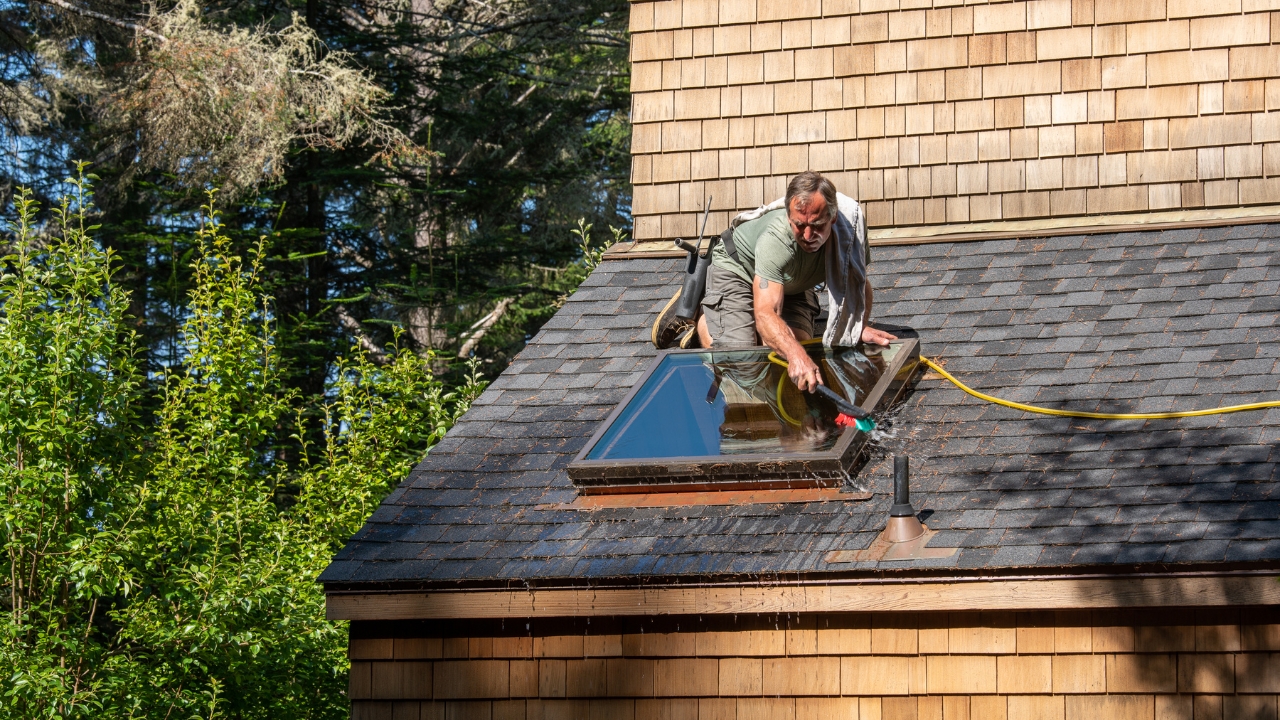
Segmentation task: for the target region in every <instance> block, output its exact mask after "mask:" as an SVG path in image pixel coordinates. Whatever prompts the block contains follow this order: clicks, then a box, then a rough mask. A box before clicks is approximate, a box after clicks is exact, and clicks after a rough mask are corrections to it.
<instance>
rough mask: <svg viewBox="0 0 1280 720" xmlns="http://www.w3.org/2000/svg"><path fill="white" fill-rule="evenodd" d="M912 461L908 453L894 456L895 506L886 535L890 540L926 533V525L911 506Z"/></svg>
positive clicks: (905, 538)
mask: <svg viewBox="0 0 1280 720" xmlns="http://www.w3.org/2000/svg"><path fill="white" fill-rule="evenodd" d="M910 470H911V469H910V461H909V460H908V458H907V456H906V455H894V456H893V507H892V508H891V509H890V510H889V524H888V525H886V526H885V529H884V537H885V539H886V540H888V541H889V542H895V543H897V542H907V541H908V540H915V539H916V538H918V537H920V536H921V535H923V534H924V525H921V524H920V520H919V518H917V517H916V511H915V508H913V507H911V476H910Z"/></svg>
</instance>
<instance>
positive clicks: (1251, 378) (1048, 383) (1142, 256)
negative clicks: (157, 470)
mask: <svg viewBox="0 0 1280 720" xmlns="http://www.w3.org/2000/svg"><path fill="white" fill-rule="evenodd" d="M1276 238H1280V226H1276V225H1247V226H1236V227H1230V228H1213V229H1205V230H1179V231H1167V232H1151V233H1125V234H1111V235H1088V236H1065V237H1056V238H1037V239H1024V240H1007V241H990V242H970V243H956V244H933V245H919V246H898V247H878V248H873V250H872V265H871V272H872V275H873V281H874V284H875V288H876V306H875V314H874V317H875V318H876V319H877V320H880V321H884V322H888V323H897V324H903V325H908V326H911V327H914V328H915V329H916V330H918V331H919V332H920V335H921V343H922V353H923V354H925V355H928V356H930V357H935V358H942V359H945V360H946V368H947V369H948V370H949V371H952V372H954V373H957V374H958V375H959V377H960V379H961V380H963V381H965V382H967V383H969V384H970V385H972V386H974V387H976V388H978V389H982V390H984V391H987V392H990V393H992V394H995V395H999V396H1002V397H1006V398H1009V399H1012V400H1018V401H1022V402H1029V403H1036V404H1044V405H1050V406H1057V407H1070V408H1072V409H1082V410H1100V411H1104V412H1117V411H1127V412H1141V411H1163V410H1184V409H1201V408H1209V407H1217V406H1221V405H1228V404H1236V403H1243V402H1251V401H1256V400H1274V399H1280V392H1277V390H1278V388H1280V374H1278V373H1277V364H1276V363H1277V357H1280V329H1277V327H1276V319H1277V314H1278V313H1280V297H1277V295H1278V292H1277V291H1280V239H1276ZM682 262H683V261H679V260H671V259H632V260H615V261H606V262H605V263H603V264H602V265H601V266H600V267H599V268H598V269H597V270H596V271H595V272H594V273H593V274H592V275H591V277H590V278H588V279H587V281H586V282H585V283H584V284H583V286H582V287H581V288H580V289H579V290H578V292H577V293H576V294H574V295H573V296H572V297H571V298H570V299H569V301H568V302H567V303H566V304H565V306H564V307H563V308H562V309H561V310H560V312H559V313H558V314H557V315H556V316H555V317H554V318H553V319H552V320H551V321H549V322H548V323H547V324H546V325H545V326H544V327H543V329H542V330H541V331H540V332H539V333H538V335H537V336H536V337H535V338H534V339H533V340H532V341H531V342H530V343H529V346H528V347H527V348H526V349H525V350H524V352H522V353H521V354H520V356H519V357H518V358H517V359H516V360H515V361H514V362H513V363H512V365H511V366H510V367H509V368H508V369H507V370H506V372H505V373H503V375H502V376H501V377H500V378H499V379H498V380H497V381H496V382H495V383H494V384H493V385H492V386H491V387H490V388H489V389H488V390H487V391H486V392H485V393H484V395H483V396H482V397H481V398H480V399H479V400H478V401H477V402H476V404H475V406H474V407H473V409H472V410H471V411H470V412H469V413H468V414H467V415H466V416H465V417H464V418H463V419H462V420H461V421H460V422H459V423H458V424H457V426H456V427H454V428H453V430H451V431H450V432H449V434H448V435H447V437H446V438H445V439H444V440H443V441H442V442H441V443H440V444H439V445H438V446H437V447H436V448H435V449H433V450H432V451H431V454H430V455H429V456H428V458H427V459H426V460H425V461H424V462H423V463H421V464H420V465H419V466H418V467H417V468H416V469H415V470H414V471H413V472H412V474H411V475H410V476H409V477H408V478H407V479H406V480H405V481H404V482H403V483H402V484H401V485H400V486H399V488H398V489H397V490H395V491H394V492H393V493H392V494H391V495H390V496H388V497H387V499H386V500H385V501H384V502H383V503H382V506H381V507H380V508H379V509H378V510H377V511H376V512H375V513H374V514H373V516H372V517H371V518H370V519H369V521H368V522H367V523H366V524H365V526H364V527H363V528H362V529H361V530H360V531H359V532H358V533H357V534H356V535H355V537H353V538H352V540H351V541H350V542H349V543H348V545H347V546H346V547H345V548H344V549H343V550H342V551H341V552H340V553H339V554H338V556H337V558H336V559H335V560H334V562H333V563H332V565H330V567H329V568H328V570H326V571H325V573H324V574H323V576H322V577H321V580H322V581H323V582H326V583H328V584H329V586H330V587H331V588H338V587H346V586H357V585H361V584H364V583H409V584H422V585H432V584H452V583H455V582H458V581H469V582H472V583H481V584H495V585H497V584H506V583H508V582H511V581H531V582H540V581H558V580H567V579H579V580H581V579H593V580H600V581H603V580H612V579H627V578H633V579H638V578H641V577H666V578H679V577H692V576H699V577H704V576H708V575H743V574H745V575H756V574H759V575H773V574H776V573H827V572H838V573H841V574H848V573H850V572H851V571H853V572H855V573H856V572H866V571H877V572H878V571H885V570H921V569H924V568H939V567H944V568H945V567H950V568H954V569H955V570H956V571H957V572H965V573H968V572H973V571H983V572H985V571H995V570H1000V571H1026V570H1032V569H1037V568H1063V567H1071V568H1081V567H1092V568H1096V567H1099V566H1102V567H1106V566H1110V567H1120V566H1124V567H1131V566H1144V567H1147V568H1148V569H1150V568H1152V567H1166V568H1167V567H1168V565H1165V564H1175V566H1176V564H1182V563H1193V564H1198V565H1204V564H1219V563H1233V564H1234V563H1254V562H1264V563H1275V562H1276V561H1280V482H1277V474H1276V463H1277V460H1280V446H1278V445H1277V440H1278V439H1280V409H1271V410H1263V411H1256V412H1247V413H1236V414H1230V415H1218V416H1210V417H1203V418H1193V419H1182V420H1163V421H1145V422H1144V421H1136V422H1134V421H1129V422H1120V421H1101V420H1073V419H1059V418H1051V417H1046V416H1034V415H1029V414H1026V413H1023V412H1020V411H1016V410H1010V409H1006V408H1002V407H998V406H994V405H989V404H987V403H984V402H981V401H979V400H976V399H974V398H971V397H968V396H967V395H964V394H963V393H962V392H961V391H960V390H958V389H956V388H955V387H954V386H952V385H950V384H949V383H945V382H944V381H941V380H936V379H925V380H922V381H921V382H920V383H919V385H918V386H917V388H916V390H915V393H914V394H913V395H912V396H911V397H910V398H909V399H908V401H907V404H906V407H905V409H904V410H903V411H902V412H901V413H900V414H899V416H898V419H897V422H896V424H895V429H896V431H897V432H898V437H897V438H896V439H894V440H892V441H889V443H888V446H889V447H888V448H887V449H888V450H889V451H900V450H901V449H905V451H906V452H907V454H909V455H910V456H911V459H912V469H913V473H912V476H913V482H912V487H913V493H914V495H913V500H914V503H915V507H916V509H917V510H921V511H923V513H924V514H926V515H927V517H926V519H925V521H926V523H927V524H928V525H929V526H930V527H931V528H933V529H935V530H939V531H940V532H939V533H938V534H937V536H936V537H935V538H934V539H933V540H932V542H931V545H932V546H947V547H959V548H961V549H960V551H959V552H957V553H955V554H954V555H953V556H952V557H949V558H943V559H935V560H916V561H905V562H868V563H857V564H836V565H833V564H828V563H827V562H825V560H824V558H825V557H826V556H827V553H828V552H830V551H832V550H859V549H862V548H865V547H867V546H868V545H870V543H871V541H872V539H873V538H874V536H875V535H876V533H878V532H879V531H880V530H881V529H882V528H883V526H884V522H885V519H886V516H887V514H888V510H889V506H890V505H891V502H892V501H891V497H890V493H891V472H892V463H891V461H889V460H887V458H886V457H885V456H884V453H885V449H882V450H881V451H880V452H879V454H878V455H877V456H876V457H873V458H872V460H871V461H870V462H869V463H868V465H867V466H866V468H864V470H863V471H862V475H861V477H862V478H863V479H864V481H865V482H867V483H868V484H869V485H870V487H871V489H872V490H873V491H874V496H873V498H872V499H871V500H868V501H863V502H819V503H807V504H806V503H798V504H756V505H737V506H734V505H717V506H695V507H669V508H623V509H617V508H611V509H602V510H595V511H589V512H588V511H576V510H562V509H554V508H549V507H547V506H549V505H556V504H560V503H566V502H569V501H572V500H573V499H574V498H575V497H576V491H575V490H574V488H573V486H572V484H571V483H570V481H569V478H568V476H567V475H566V473H565V469H564V468H565V466H566V465H567V464H568V462H569V461H570V460H571V459H572V458H573V457H574V455H575V454H576V453H577V452H578V451H579V450H580V449H581V448H582V447H583V445H584V444H585V443H586V441H587V439H588V438H589V437H590V435H591V433H592V432H593V431H594V429H595V428H596V426H597V424H598V423H599V422H600V421H601V420H602V419H604V417H605V416H606V415H607V414H608V413H609V411H610V410H611V409H612V408H613V406H614V404H615V403H617V402H618V401H619V400H620V399H621V398H622V396H623V395H624V394H625V392H626V390H627V388H628V387H630V386H631V384H632V383H633V382H635V381H636V380H637V379H638V378H639V376H640V374H641V372H642V371H643V370H644V368H645V366H646V365H647V364H648V363H649V361H650V360H651V358H653V357H654V356H655V354H656V351H655V350H654V348H653V347H652V345H651V344H650V343H649V328H650V324H651V323H652V321H653V318H654V316H655V313H656V312H657V311H658V309H660V308H661V307H662V305H663V304H664V303H665V302H666V300H667V299H668V298H670V296H671V294H672V292H673V291H674V289H675V288H676V286H677V283H678V276H677V272H678V268H679V265H680V264H681V263H682Z"/></svg>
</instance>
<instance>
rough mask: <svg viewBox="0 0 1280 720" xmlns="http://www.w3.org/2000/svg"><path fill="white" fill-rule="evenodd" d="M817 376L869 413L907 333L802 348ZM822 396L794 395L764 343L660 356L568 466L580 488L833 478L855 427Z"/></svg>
mask: <svg viewBox="0 0 1280 720" xmlns="http://www.w3.org/2000/svg"><path fill="white" fill-rule="evenodd" d="M810 355H811V357H813V358H814V360H815V361H816V362H817V363H818V365H819V367H821V368H822V376H823V381H824V382H825V383H826V385H827V386H828V387H830V388H831V389H833V390H835V392H836V393H837V394H839V395H841V396H843V397H844V398H846V399H850V400H852V401H853V402H854V403H855V404H857V405H859V406H861V407H863V408H865V409H867V410H875V409H878V408H882V407H885V406H887V405H888V404H890V403H892V402H893V401H894V400H895V399H896V398H897V397H898V395H899V394H900V393H901V392H902V389H903V388H904V387H905V385H906V383H907V380H908V379H909V378H910V376H911V373H912V372H914V370H915V368H916V363H917V362H918V359H919V356H920V351H919V342H918V341H917V340H916V339H915V338H908V339H905V340H900V341H897V342H895V343H893V344H892V345H890V346H889V347H887V348H879V347H869V346H859V347H858V348H835V349H831V348H822V347H821V346H818V345H814V346H810ZM836 414H837V410H836V407H835V405H834V404H832V403H831V402H830V401H829V400H826V399H825V398H822V397H820V396H817V395H811V394H807V393H804V392H801V391H800V390H799V389H798V388H797V387H796V386H795V385H794V384H793V383H792V382H791V380H790V379H789V378H788V377H787V372H786V369H785V368H783V367H782V366H780V365H778V364H776V363H773V362H770V360H769V350H768V348H752V349H747V350H734V351H726V352H716V351H706V350H686V351H681V350H673V351H666V352H663V353H661V354H660V355H659V356H658V358H657V359H656V360H655V361H654V363H653V364H652V365H651V366H650V367H649V369H648V371H646V373H645V374H644V376H643V377H642V378H641V379H640V381H639V382H638V383H637V384H636V386H635V387H634V388H633V389H632V390H631V392H630V393H629V394H628V395H627V397H626V398H625V399H624V400H623V401H622V402H621V403H620V404H619V405H618V407H617V408H615V409H614V411H613V413H612V414H610V416H609V417H608V419H606V420H605V422H604V423H603V424H602V425H601V426H600V428H599V429H598V430H597V431H596V433H595V435H594V436H592V438H591V440H590V442H588V443H587V446H586V447H585V448H583V450H582V452H581V453H579V454H578V457H577V458H576V459H575V460H574V461H573V463H571V464H570V465H569V477H570V478H572V479H573V481H574V482H575V484H577V485H578V486H579V487H580V488H582V489H583V491H584V492H587V493H611V492H655V491H661V490H672V491H674V490H686V489H706V488H726V487H744V488H745V487H750V488H765V487H789V488H796V487H833V486H838V485H840V484H842V483H843V482H844V481H845V480H846V479H847V478H848V472H849V470H850V468H851V467H852V465H853V462H854V460H855V458H856V456H857V453H858V451H859V450H860V449H861V448H862V445H863V444H864V443H865V442H866V434H865V433H863V432H861V431H858V430H856V429H854V428H846V427H841V426H839V425H837V424H836V423H835V417H836Z"/></svg>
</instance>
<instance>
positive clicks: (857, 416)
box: [814, 385, 871, 420]
mask: <svg viewBox="0 0 1280 720" xmlns="http://www.w3.org/2000/svg"><path fill="white" fill-rule="evenodd" d="M814 391H815V392H817V393H818V394H819V395H821V396H822V397H824V398H826V399H828V400H830V401H831V402H833V403H835V406H836V409H837V410H839V411H840V412H842V413H844V414H845V415H848V416H849V417H851V418H853V419H854V420H861V419H863V418H866V417H871V413H869V412H867V411H866V410H863V409H862V408H860V407H858V406H857V405H854V404H853V403H851V402H849V401H848V400H845V399H844V398H842V397H840V396H839V395H837V394H836V393H835V391H834V390H832V389H831V388H829V387H827V386H826V385H815V386H814Z"/></svg>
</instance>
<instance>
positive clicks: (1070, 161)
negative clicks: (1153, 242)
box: [631, 0, 1280, 240]
mask: <svg viewBox="0 0 1280 720" xmlns="http://www.w3.org/2000/svg"><path fill="white" fill-rule="evenodd" d="M1277 9H1280V4H1276V3H1274V2H1270V1H1268V0H1243V2H1242V1H1241V0H1224V1H1220V2H1217V1H1215V2H1203V1H1197V0H1167V1H1166V0H1141V1H1139V0H1107V1H1098V2H1095V1H1094V0H1033V1H1031V2H1002V3H991V4H986V3H980V4H961V3H959V2H955V1H950V0H938V1H937V2H932V3H931V2H928V1H927V0H926V1H925V2H913V1H911V0H902V1H901V2H899V0H888V1H885V0H862V1H861V4H859V1H858V0H827V1H826V2H819V0H807V1H806V0H759V2H758V3H757V2H753V1H752V0H720V1H719V2H717V0H665V1H664V2H634V3H632V5H631V30H632V48H631V56H632V61H633V72H632V92H633V98H634V104H633V109H632V121H633V123H634V129H633V141H632V143H633V144H632V153H633V165H632V180H633V182H634V183H635V199H634V205H633V209H634V212H635V223H636V225H635V235H636V237H637V238H638V239H641V240H648V239H657V238H671V237H676V236H686V237H687V236H690V235H692V234H694V233H696V231H697V230H696V228H695V227H694V223H695V216H696V214H697V211H698V210H701V208H702V203H703V201H704V200H705V198H706V197H707V196H708V195H712V196H714V198H715V199H714V204H713V209H714V210H717V211H719V213H718V215H716V216H713V218H712V220H711V222H710V223H709V225H710V226H711V227H717V228H718V227H723V226H724V225H725V223H726V221H727V219H728V216H729V215H730V214H731V213H732V212H733V211H737V210H742V209H747V208H752V207H756V206H758V205H760V204H762V203H763V202H767V201H769V200H772V199H774V198H776V197H780V196H781V195H782V192H783V188H784V185H785V182H786V179H787V177H788V176H789V175H792V174H795V173H796V172H799V171H800V170H804V169H814V170H819V171H822V172H825V173H827V174H828V175H830V176H831V177H832V178H833V179H834V180H835V181H836V184H837V186H838V187H840V188H841V189H842V190H843V191H844V192H846V193H847V194H849V195H851V196H853V197H856V198H857V199H858V200H860V201H862V202H864V203H865V204H866V206H867V212H868V218H869V221H870V224H871V226H872V227H876V228H885V227H891V226H899V227H901V226H919V225H930V224H939V223H969V222H979V221H998V220H1024V219H1028V218H1046V217H1069V216H1081V215H1085V214H1089V215H1095V214H1114V213H1129V212H1141V211H1160V210H1175V209H1192V208H1215V207H1216V208H1231V207H1236V206H1244V205H1266V204H1275V203H1280V178H1277V177H1276V176H1277V175H1278V174H1280V112H1275V111H1276V110H1280V44H1277V45H1272V43H1273V42H1275V41H1277V40H1280V13H1272V12H1271V11H1272V10H1277Z"/></svg>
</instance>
